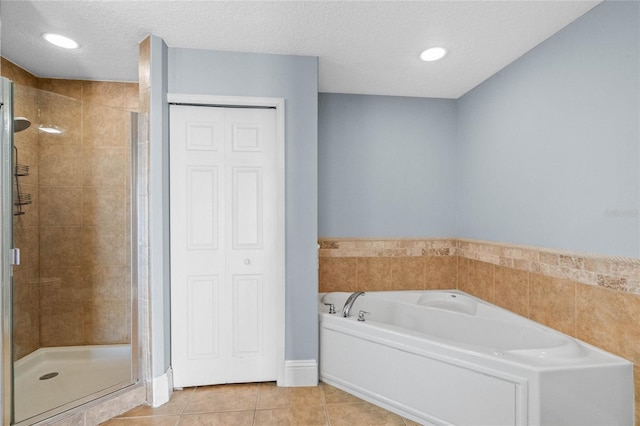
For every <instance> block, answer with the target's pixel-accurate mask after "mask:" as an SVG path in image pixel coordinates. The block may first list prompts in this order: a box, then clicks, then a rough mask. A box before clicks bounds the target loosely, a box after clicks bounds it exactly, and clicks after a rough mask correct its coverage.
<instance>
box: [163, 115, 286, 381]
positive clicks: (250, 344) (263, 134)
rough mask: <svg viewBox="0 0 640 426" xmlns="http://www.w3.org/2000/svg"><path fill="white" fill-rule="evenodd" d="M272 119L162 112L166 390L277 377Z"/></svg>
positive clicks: (276, 154) (279, 333) (280, 222)
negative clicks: (165, 136) (167, 232)
mask: <svg viewBox="0 0 640 426" xmlns="http://www.w3.org/2000/svg"><path fill="white" fill-rule="evenodd" d="M279 104H280V106H282V103H281V102H280V103H279ZM278 113H280V114H282V111H277V109H253V108H251V109H247V108H214V107H209V106H184V105H172V106H171V109H170V114H171V120H170V124H171V127H170V173H171V177H170V191H171V337H172V344H171V347H172V367H173V371H174V384H175V386H178V387H182V386H195V385H205V384H217V383H237V382H248V381H251V382H254V381H267V380H274V379H278V382H280V381H281V380H282V368H283V367H282V366H283V363H284V338H283V331H284V315H283V312H284V167H283V163H284V155H283V154H284V143H283V137H282V135H281V134H279V132H281V130H282V128H281V127H280V126H279V124H281V120H278V119H277V118H278V117H277V115H278ZM280 118H281V117H280ZM279 121H280V123H279Z"/></svg>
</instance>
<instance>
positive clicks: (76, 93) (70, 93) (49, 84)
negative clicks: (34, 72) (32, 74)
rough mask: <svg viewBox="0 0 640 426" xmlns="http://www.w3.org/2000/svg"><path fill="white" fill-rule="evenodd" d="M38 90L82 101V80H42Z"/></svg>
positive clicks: (39, 82)
mask: <svg viewBox="0 0 640 426" xmlns="http://www.w3.org/2000/svg"><path fill="white" fill-rule="evenodd" d="M38 88H40V89H42V90H45V91H47V92H53V93H56V94H58V95H63V96H67V97H70V98H74V99H76V100H78V101H81V100H82V80H65V79H57V78H41V79H39V81H38Z"/></svg>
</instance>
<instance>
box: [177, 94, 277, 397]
mask: <svg viewBox="0 0 640 426" xmlns="http://www.w3.org/2000/svg"><path fill="white" fill-rule="evenodd" d="M167 102H168V103H169V104H189V105H198V106H215V107H241V108H242V107H244V108H251V107H253V108H275V110H276V157H277V170H278V174H277V189H278V198H277V200H276V206H277V207H276V208H277V217H278V219H277V220H278V225H277V226H278V230H277V234H278V238H277V247H276V251H277V253H278V259H279V261H278V265H277V266H276V285H277V287H276V293H277V305H276V306H273V307H272V309H275V310H276V311H277V312H278V319H277V330H276V333H277V334H276V336H277V342H276V346H277V353H276V360H277V363H278V365H277V366H276V368H277V369H276V371H277V384H278V386H285V285H286V284H285V283H286V281H285V211H286V210H285V174H286V172H285V127H284V116H285V110H284V107H285V105H284V98H260V97H245V96H215V95H192V94H184V93H168V94H167ZM169 161H171V159H169Z"/></svg>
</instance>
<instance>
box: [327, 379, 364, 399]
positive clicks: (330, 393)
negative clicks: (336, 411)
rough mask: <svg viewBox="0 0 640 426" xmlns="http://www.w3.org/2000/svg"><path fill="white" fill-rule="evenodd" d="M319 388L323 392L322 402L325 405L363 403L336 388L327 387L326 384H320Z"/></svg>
mask: <svg viewBox="0 0 640 426" xmlns="http://www.w3.org/2000/svg"><path fill="white" fill-rule="evenodd" d="M320 387H321V388H322V391H323V392H324V400H325V402H326V403H327V404H344V403H350V402H351V403H352V402H364V401H362V400H361V399H360V398H358V397H357V396H353V395H351V394H350V393H347V392H345V391H343V390H340V389H338V388H336V387H333V386H331V385H328V384H326V383H321V384H320Z"/></svg>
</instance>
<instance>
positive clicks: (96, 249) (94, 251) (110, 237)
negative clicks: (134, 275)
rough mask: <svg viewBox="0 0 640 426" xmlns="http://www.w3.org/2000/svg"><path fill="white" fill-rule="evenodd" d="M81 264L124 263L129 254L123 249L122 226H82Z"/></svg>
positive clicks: (123, 234) (123, 235) (123, 236)
mask: <svg viewBox="0 0 640 426" xmlns="http://www.w3.org/2000/svg"><path fill="white" fill-rule="evenodd" d="M81 233H82V236H81V238H82V245H81V246H80V247H81V249H82V253H81V264H82V265H112V266H113V265H126V264H128V261H129V256H128V254H127V253H125V251H124V249H123V248H124V247H125V240H124V239H125V231H124V228H113V227H110V228H108V227H104V226H97V227H83V228H82V231H81Z"/></svg>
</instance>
